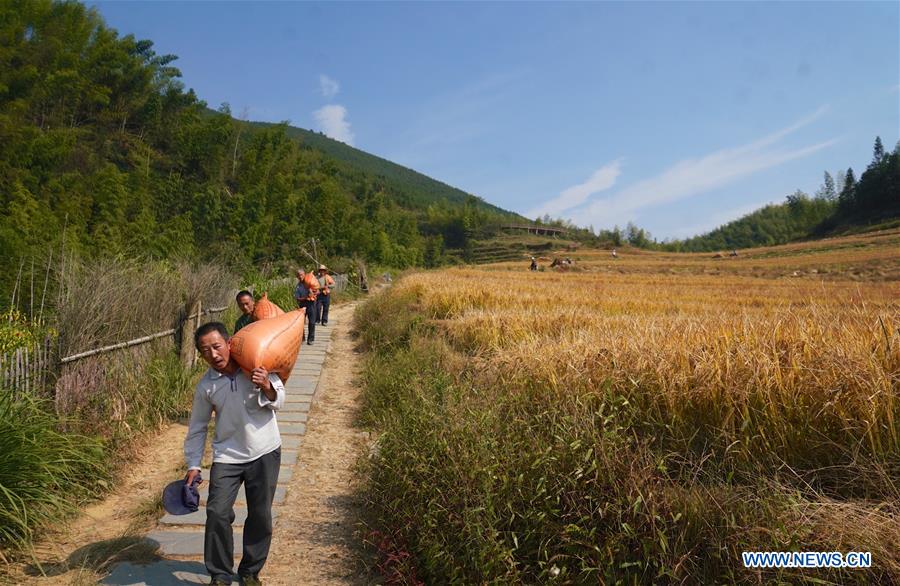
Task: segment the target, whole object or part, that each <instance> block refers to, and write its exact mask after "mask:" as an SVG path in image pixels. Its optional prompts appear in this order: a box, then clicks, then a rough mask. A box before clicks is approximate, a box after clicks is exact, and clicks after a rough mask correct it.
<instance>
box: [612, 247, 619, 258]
mask: <svg viewBox="0 0 900 586" xmlns="http://www.w3.org/2000/svg"><path fill="white" fill-rule="evenodd" d="M612 257H613V258H619V255H618V254H616V249H615V248H613V250H612Z"/></svg>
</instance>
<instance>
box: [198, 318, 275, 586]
mask: <svg viewBox="0 0 900 586" xmlns="http://www.w3.org/2000/svg"><path fill="white" fill-rule="evenodd" d="M194 344H195V346H196V347H197V350H199V351H200V355H201V356H203V359H204V360H205V361H206V363H207V364H209V370H207V371H206V374H204V375H203V378H202V379H200V382H199V383H197V388H196V390H195V391H194V404H193V407H192V409H191V422H190V426H189V427H188V433H187V437H185V439H184V456H185V460H187V466H188V474H187V478H186V479H185V483H186V484H188V485H191V483H192V482H193V480H194V477H195V476H197V475H198V474H200V462H201V460H202V459H203V451H204V448H205V447H206V432H207V428H208V427H209V421H210V418H211V416H212V413H213V412H215V413H216V432H215V437H214V438H213V442H212V449H213V464H212V469H211V470H210V480H209V497H208V498H207V499H206V532H205V536H204V547H203V561H204V562H205V563H206V569H207V571H208V572H209V574H210V576H211V577H212V584H231V578H232V575H231V572H232V569H233V568H234V532H233V530H232V527H231V523H232V522H233V521H234V502H235V500H236V498H237V494H238V490H239V489H240V486H241V483H243V484H244V491H245V493H246V497H247V520H246V521H244V536H243V550H244V553H243V556H242V557H241V563H240V565H239V566H238V574H239V575H240V579H241V582H242V583H243V584H260V581H259V572H260V570H262V568H263V565H265V563H266V559H267V558H268V556H269V546H270V545H271V543H272V502H273V501H274V499H275V488H276V486H277V484H278V468H279V467H280V466H281V435H280V434H279V432H278V422H277V421H276V420H275V412H276V411H277V410H278V409H280V408H281V407H282V406H283V405H284V396H285V394H284V384H283V383H282V382H281V379H280V378H279V377H278V375H277V374H275V373H269V372H268V371H266V369H265V368H261V367H260V368H256V369H254V370H253V371H252V372H251V375H250V376H249V377H248V376H247V375H246V374H244V372H243V371H242V370H241V369H240V367H238V364H237V362H235V361H234V358H233V357H232V356H231V350H230V347H229V344H228V332H227V330H226V329H225V325H224V324H222V323H220V322H210V323H207V324H203V325H202V326H200V327H199V328H197V331H196V333H195V334H194Z"/></svg>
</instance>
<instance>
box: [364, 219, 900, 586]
mask: <svg viewBox="0 0 900 586" xmlns="http://www.w3.org/2000/svg"><path fill="white" fill-rule="evenodd" d="M898 243H900V231H897V230H894V231H888V232H884V233H878V234H875V235H869V236H853V237H848V238H843V239H836V240H833V241H820V242H816V243H811V244H807V245H790V246H785V247H775V248H770V249H758V250H752V251H746V252H742V253H741V255H740V256H738V257H737V258H712V255H675V254H652V253H635V254H633V255H631V254H629V253H625V254H622V252H621V251H620V259H619V260H617V261H614V260H612V259H611V257H610V256H609V253H608V252H604V251H596V252H589V251H588V252H579V253H577V254H571V253H570V254H569V256H573V257H574V258H575V259H576V267H575V268H576V269H577V270H574V271H568V272H566V273H561V272H553V271H544V272H538V273H530V272H528V271H527V270H525V266H524V265H522V264H521V263H517V264H516V263H501V264H498V265H492V266H488V267H483V268H479V269H451V270H446V271H440V272H429V273H421V274H415V275H411V276H408V277H406V278H405V279H403V280H402V281H401V282H399V283H398V284H397V285H395V286H394V288H393V290H392V291H391V292H390V293H389V296H388V297H387V298H386V299H382V300H381V301H380V302H377V303H380V304H381V305H384V306H387V307H390V308H391V309H390V310H389V311H382V310H379V309H378V308H369V309H367V310H366V312H367V314H364V315H362V316H361V317H360V319H359V323H360V327H361V328H362V329H363V333H364V335H365V336H366V339H367V340H369V341H370V342H371V343H372V345H373V347H374V348H376V349H379V348H380V350H379V351H380V352H381V353H382V354H383V355H385V356H388V358H379V359H378V360H375V361H373V363H371V365H370V366H371V368H370V381H369V382H370V385H369V386H370V389H371V391H370V393H369V398H368V401H369V410H368V413H369V415H368V416H369V417H370V419H371V420H373V421H376V422H377V423H378V424H379V425H381V426H382V427H383V428H384V429H385V431H386V433H385V440H384V442H385V444H386V445H388V446H390V447H389V448H388V449H384V448H382V452H381V455H380V456H379V462H378V463H377V464H375V465H374V469H373V471H372V472H371V474H372V476H371V477H372V478H373V484H372V487H373V493H374V494H376V495H377V498H376V499H374V500H375V501H378V500H379V499H380V501H381V502H382V504H383V505H384V506H383V508H382V515H383V517H382V519H383V520H384V522H385V523H386V524H391V525H393V526H391V527H390V529H391V530H397V526H398V525H399V526H400V527H402V528H403V529H402V531H405V532H406V533H405V534H404V539H406V540H407V541H409V542H411V543H413V544H416V543H418V546H416V545H413V546H412V547H414V548H417V549H418V551H417V552H416V553H417V554H418V556H419V560H420V563H421V564H422V565H423V566H424V567H425V568H426V570H430V571H431V572H433V573H432V574H430V576H431V577H432V578H438V579H439V578H441V577H446V576H447V575H451V574H452V575H454V576H456V577H461V576H465V577H466V579H502V580H509V579H511V580H512V581H517V580H521V579H525V580H526V581H531V580H538V581H542V580H543V579H545V578H548V577H552V576H553V575H554V574H553V573H552V572H551V573H549V574H548V573H547V572H549V571H550V569H552V568H550V566H552V565H556V568H557V570H558V571H560V572H562V573H561V574H560V576H562V577H565V579H566V580H567V581H575V582H590V581H596V580H598V579H599V580H600V581H610V580H612V581H616V580H620V579H623V580H625V581H627V582H632V581H637V582H655V581H675V582H684V581H686V582H695V581H697V580H700V579H701V578H702V579H705V580H708V579H713V580H716V581H721V580H726V581H732V580H738V581H747V582H754V581H758V580H764V579H768V578H771V577H772V576H771V575H766V574H763V575H756V574H754V575H750V574H749V573H748V572H744V571H743V570H741V569H740V568H739V567H738V560H739V559H740V558H739V552H740V551H741V548H743V549H755V548H759V549H766V548H768V549H775V548H781V549H794V548H797V549H806V550H815V549H819V550H827V551H834V550H840V551H849V550H862V551H872V552H873V554H874V557H875V563H876V566H877V567H876V568H875V569H873V570H872V571H871V572H870V573H868V574H861V573H857V574H846V573H839V572H835V573H825V572H822V573H811V574H800V573H797V574H789V573H785V574H783V575H782V578H785V579H790V580H792V581H804V580H807V579H809V580H815V579H823V580H826V581H831V580H834V581H836V582H845V581H850V580H853V581H863V582H871V581H873V580H874V581H884V580H888V581H898V580H900V546H898V544H900V532H898V530H897V527H898V515H900V491H898V487H897V485H896V483H895V480H894V479H896V478H897V475H898V474H900V426H898V418H900V397H898V392H900V333H898V327H900V303H898V300H900V282H898V280H897V278H898V276H900V252H898V251H900V248H898ZM562 254H563V255H564V256H565V255H566V253H562ZM795 272H796V273H797V277H795V276H794V274H795ZM398 304H399V305H400V307H397V305H398ZM390 314H394V319H393V320H391V319H390ZM403 339H406V340H411V342H410V344H411V346H409V345H407V346H404V345H403V344H400V345H399V347H401V348H402V349H401V350H398V344H397V343H396V340H403ZM423 340H431V342H429V343H432V344H434V343H437V344H439V346H440V345H444V349H443V350H440V351H439V352H437V355H438V356H439V357H438V358H434V356H431V357H429V352H430V351H428V350H427V348H428V345H427V343H426V342H424V341H423ZM421 344H425V346H421ZM417 345H419V346H417ZM410 347H412V348H418V351H417V352H418V354H419V355H420V356H422V358H421V360H422V361H423V362H425V363H427V365H426V366H415V367H412V366H409V365H407V366H408V368H409V369H410V370H409V372H408V373H407V375H403V374H402V373H403V372H405V371H404V368H406V367H405V366H404V364H405V363H404V362H403V360H405V359H406V358H403V352H409V350H408V348H410ZM448 356H457V357H462V361H460V359H459V358H456V359H451V358H448ZM410 359H411V358H410ZM381 360H385V361H386V362H379V361H381ZM448 361H449V362H448ZM450 364H453V366H452V367H450V368H449V369H448V365H450ZM460 364H462V366H460ZM380 369H381V370H384V369H393V370H395V371H397V372H398V373H400V374H398V375H397V378H399V379H400V382H394V383H388V382H387V381H385V380H383V377H384V376H387V375H386V374H379V372H380ZM435 372H437V373H438V374H435ZM441 373H442V374H441ZM447 377H449V382H448V379H447ZM429 381H430V382H429ZM404 385H407V386H404ZM410 385H411V386H410ZM429 385H430V386H429ZM439 387H440V388H442V389H443V390H441V391H440V392H438V391H436V390H435V389H437V388H439ZM453 389H455V390H453ZM403 397H407V398H406V399H404V398H403ZM407 401H410V402H407ZM411 429H415V430H416V433H411V432H410V430H411ZM422 434H426V435H428V436H432V437H428V438H425V437H422ZM433 436H437V438H438V439H439V440H440V442H441V444H440V445H441V447H440V449H438V447H436V445H434V444H431V443H429V442H431V441H438V439H435V438H434V437H433ZM525 436H529V437H528V438H527V439H525ZM398 437H403V438H404V441H405V442H407V443H409V444H411V447H410V448H409V450H413V449H415V450H419V451H420V452H421V453H422V454H425V456H421V457H418V456H416V455H415V454H412V453H409V452H408V450H406V449H405V448H403V447H402V445H400V444H392V443H391V442H392V440H395V439H396V438H398ZM467 438H468V439H467ZM475 444H482V445H481V446H478V445H475ZM576 445H577V447H572V446H576ZM539 454H545V455H547V458H549V460H546V461H543V460H541V459H540V458H539V457H538V456H537V455H539ZM429 458H430V459H429ZM550 461H552V462H554V465H555V466H556V467H557V468H556V470H557V472H558V474H561V475H563V476H564V477H566V479H562V480H561V479H559V478H552V479H550V478H546V479H544V481H538V480H535V479H534V478H529V477H531V476H535V475H537V473H536V472H534V470H535V466H539V465H540V463H541V462H545V463H549V462H550ZM451 462H452V463H451ZM461 462H465V463H466V464H467V468H466V469H465V470H461V469H459V466H460V463H461ZM401 464H402V465H403V466H411V467H413V471H412V472H410V471H407V470H403V471H402V472H401V468H400V466H401ZM416 468H418V471H416ZM601 469H602V470H606V471H615V474H614V475H613V477H609V476H607V475H606V474H607V473H606V472H603V473H601V472H598V470H601ZM484 474H487V477H486V478H487V479H488V482H487V483H486V484H485V476H484ZM519 475H524V476H521V477H520V476H519ZM441 476H446V478H447V479H448V480H447V481H446V483H444V482H438V483H437V486H439V487H440V486H443V487H444V490H446V491H452V492H453V493H454V494H455V493H456V492H459V491H462V492H464V493H466V494H465V495H464V496H460V495H456V496H451V495H450V494H449V493H448V492H440V490H441V489H436V490H437V491H438V492H434V491H431V492H428V491H426V490H425V489H421V488H419V483H426V482H431V483H435V482H436V481H435V477H441ZM585 478H590V479H591V480H585ZM473 482H474V483H475V484H476V485H477V486H473V485H471V484H469V483H473ZM542 482H543V484H542ZM478 483H481V484H478ZM516 483H519V484H521V485H522V486H524V487H530V489H531V490H538V491H541V490H543V491H546V492H547V493H548V494H550V496H551V497H553V498H554V499H556V501H555V502H556V504H553V505H550V504H547V503H543V502H541V503H538V502H537V501H535V500H534V499H531V500H529V499H525V500H523V499H522V496H521V494H519V496H515V497H514V496H511V494H510V493H509V492H508V490H509V489H508V486H507V485H509V484H516ZM467 485H468V486H467ZM412 486H415V487H416V488H410V487H412ZM451 487H455V488H451ZM465 487H467V488H465ZM420 493H422V494H420ZM517 494H518V493H517ZM457 497H459V498H457ZM419 498H421V499H422V500H421V503H424V504H421V507H420V508H419V507H418V506H417V503H419V502H420V501H419V500H418V499H419ZM560 499H562V502H563V504H559V503H560ZM485 500H487V501H491V505H490V506H491V507H500V508H504V507H505V508H506V510H508V516H509V519H508V520H506V521H503V520H502V519H500V520H496V522H494V523H493V524H490V523H488V524H484V523H482V524H477V528H476V529H474V530H475V531H487V532H488V533H489V532H490V531H491V530H492V531H495V532H496V533H495V535H494V537H492V538H490V537H485V535H483V534H482V535H480V536H479V537H478V538H477V539H476V538H473V537H470V538H468V539H461V542H453V543H447V542H446V540H445V541H440V540H438V541H440V544H438V543H436V542H435V541H434V540H437V537H435V536H433V535H428V530H427V528H422V527H423V526H422V525H421V524H424V527H427V526H428V523H426V522H425V521H426V520H431V521H432V522H436V521H434V520H435V519H441V522H442V523H450V524H451V525H452V524H453V518H455V517H459V516H463V517H467V516H469V515H471V514H472V511H471V510H469V507H470V506H471V505H472V503H481V504H480V505H478V506H481V507H484V506H486V505H485ZM567 501H569V502H568V504H565V503H566V502H567ZM385 503H387V504H385ZM391 503H394V504H391ZM402 503H406V505H402ZM585 503H588V504H585ZM589 503H594V504H593V505H591V504H589ZM375 504H376V506H377V504H378V503H377V502H375ZM630 505H631V506H633V507H634V510H633V511H631V509H630V508H629V506H630ZM402 506H406V507H407V508H409V509H410V510H411V511H413V512H410V513H407V512H403V511H402V509H401V507H402ZM435 507H440V508H443V509H446V510H447V511H448V512H446V513H445V514H443V513H438V512H436V511H435ZM598 510H599V511H601V513H599V514H598ZM602 511H606V513H605V515H606V516H604V513H602ZM629 511H630V512H629ZM483 513H484V511H483V510H482V514H483ZM638 513H640V514H638ZM416 515H418V517H416ZM541 515H543V516H541ZM532 517H533V518H532ZM469 518H470V519H471V517H469ZM517 518H518V519H519V520H518V521H516V519H517ZM610 518H612V519H613V520H614V522H613V523H610ZM417 525H418V526H417ZM460 528H461V529H462V528H463V526H460ZM472 530H473V529H468V530H467V531H472ZM560 531H562V532H563V533H560ZM510 532H511V533H512V537H511V536H510V535H509V533H510ZM523 532H524V533H523ZM528 532H531V534H529V533H528ZM573 532H574V533H573ZM578 535H581V536H582V537H578V538H573V536H578ZM588 535H589V536H590V537H589V538H587V537H584V536H588ZM513 537H514V538H513ZM573 539H574V541H573ZM530 540H537V545H534V546H533V548H532V549H529V548H528V547H523V546H522V543H523V542H529V541H530ZM591 543H593V544H594V545H590V544H591ZM623 544H628V545H629V546H630V547H640V548H641V549H639V550H637V551H633V552H631V553H630V554H629V553H626V552H627V551H628V549H627V547H625V545H623ZM591 547H599V548H600V552H601V553H600V554H597V553H596V552H594V553H592V552H591ZM492 548H493V549H492ZM604 548H605V549H604ZM641 550H643V553H640V551H641ZM491 552H493V553H491ZM460 556H467V557H468V558H469V561H467V560H465V559H463V558H462V557H460ZM478 556H486V557H482V558H480V559H481V562H482V566H481V567H482V568H484V572H486V573H484V574H482V573H480V572H481V571H482V570H478V569H477V568H478V566H472V565H471V560H474V559H479V557H478ZM604 559H605V560H606V561H605V562H604V561H603V560H604ZM498 560H500V561H498ZM548 560H555V561H554V562H553V564H550V562H549V561H548ZM613 562H614V563H613ZM454 572H458V574H454ZM426 573H427V572H426ZM766 576H768V578H767V577H766Z"/></svg>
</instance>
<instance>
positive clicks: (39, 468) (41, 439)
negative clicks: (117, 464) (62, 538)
mask: <svg viewBox="0 0 900 586" xmlns="http://www.w3.org/2000/svg"><path fill="white" fill-rule="evenodd" d="M105 464H106V457H105V455H104V452H103V443H102V442H101V441H100V440H98V439H96V438H94V437H91V436H86V435H79V434H73V433H67V432H62V431H61V430H60V421H59V419H58V418H57V417H56V415H55V413H54V409H53V404H52V403H51V402H49V401H46V400H40V399H35V398H31V397H19V398H14V396H13V394H12V393H10V392H8V391H6V390H4V391H3V392H0V556H2V552H3V551H16V550H20V549H22V548H25V547H27V545H28V544H29V543H30V542H31V540H32V539H33V538H34V537H35V535H37V534H39V533H40V532H41V531H43V530H45V529H47V528H49V527H51V526H52V525H53V523H55V522H56V521H57V520H58V519H59V518H60V517H61V516H63V515H65V514H67V513H69V512H71V511H72V510H73V507H74V505H75V504H77V503H78V502H79V501H80V500H81V499H84V498H86V497H90V496H93V495H94V494H96V492H97V491H98V490H101V489H102V487H104V486H107V484H106V482H107V481H108V479H109V478H110V471H109V469H108V468H107V467H106V465H105Z"/></svg>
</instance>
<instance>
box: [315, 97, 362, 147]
mask: <svg viewBox="0 0 900 586" xmlns="http://www.w3.org/2000/svg"><path fill="white" fill-rule="evenodd" d="M313 116H314V117H315V119H316V123H317V124H318V125H319V130H321V131H322V132H324V133H325V134H326V135H327V136H330V137H331V138H333V139H335V140H339V141H341V142H343V143H346V144H349V145H350V146H353V139H354V138H355V137H354V136H353V131H352V130H350V122H349V121H348V120H347V108H345V107H343V106H341V105H338V104H331V105H328V106H324V107H322V108H319V109H318V110H316V111H315V112H313Z"/></svg>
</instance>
